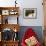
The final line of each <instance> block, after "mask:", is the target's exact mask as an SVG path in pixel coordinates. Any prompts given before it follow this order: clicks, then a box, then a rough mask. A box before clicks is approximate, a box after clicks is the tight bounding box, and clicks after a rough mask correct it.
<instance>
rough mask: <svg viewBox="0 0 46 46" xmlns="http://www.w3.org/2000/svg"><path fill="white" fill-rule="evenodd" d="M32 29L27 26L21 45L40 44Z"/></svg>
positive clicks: (31, 45)
mask: <svg viewBox="0 0 46 46" xmlns="http://www.w3.org/2000/svg"><path fill="white" fill-rule="evenodd" d="M36 37H37V35H36V33H35V32H34V31H33V29H31V28H28V29H27V31H26V32H25V35H24V37H23V38H22V42H21V46H41V44H40V42H39V41H38V39H37V38H36Z"/></svg>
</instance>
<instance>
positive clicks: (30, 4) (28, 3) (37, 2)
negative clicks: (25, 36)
mask: <svg viewBox="0 0 46 46" xmlns="http://www.w3.org/2000/svg"><path fill="white" fill-rule="evenodd" d="M14 1H15V0H9V1H8V0H0V6H2V7H4V6H5V7H9V6H15V3H14ZM17 3H18V6H19V7H20V12H19V13H20V16H19V24H20V25H21V26H43V24H44V23H43V6H42V0H21V1H20V0H17ZM24 8H37V19H24V18H23V15H24V14H23V9H24Z"/></svg>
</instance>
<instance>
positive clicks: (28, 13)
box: [23, 8, 37, 19]
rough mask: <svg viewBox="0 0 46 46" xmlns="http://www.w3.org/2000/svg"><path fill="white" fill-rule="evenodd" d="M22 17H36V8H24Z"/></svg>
mask: <svg viewBox="0 0 46 46" xmlns="http://www.w3.org/2000/svg"><path fill="white" fill-rule="evenodd" d="M23 12H24V18H28V19H36V18H37V8H24V11H23Z"/></svg>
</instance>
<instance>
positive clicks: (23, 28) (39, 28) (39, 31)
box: [19, 26, 43, 43]
mask: <svg viewBox="0 0 46 46" xmlns="http://www.w3.org/2000/svg"><path fill="white" fill-rule="evenodd" d="M28 28H32V29H33V30H34V32H36V34H37V37H38V39H39V41H40V42H41V43H43V30H42V26H21V27H20V32H19V39H20V42H21V40H22V38H23V36H24V33H25V31H26V30H27V29H28Z"/></svg>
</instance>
